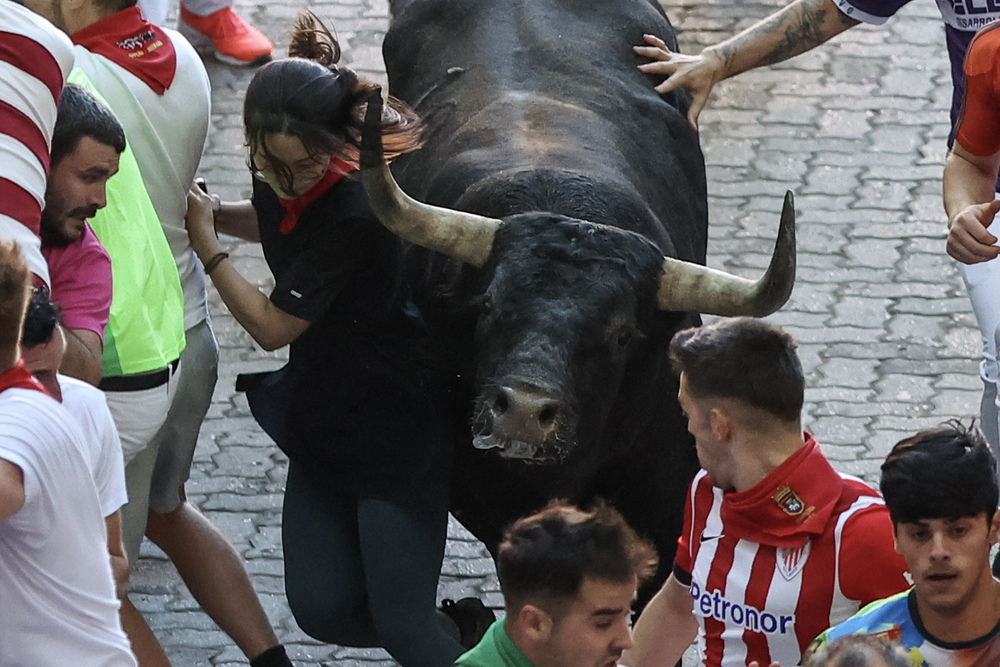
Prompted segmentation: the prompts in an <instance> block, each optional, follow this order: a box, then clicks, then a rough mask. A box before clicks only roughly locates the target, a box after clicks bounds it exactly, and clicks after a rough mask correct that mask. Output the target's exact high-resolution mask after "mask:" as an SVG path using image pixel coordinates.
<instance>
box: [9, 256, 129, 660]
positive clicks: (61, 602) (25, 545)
mask: <svg viewBox="0 0 1000 667" xmlns="http://www.w3.org/2000/svg"><path fill="white" fill-rule="evenodd" d="M29 283H30V274H29V272H28V269H27V266H26V265H25V263H24V261H23V260H22V259H21V256H20V253H19V252H18V250H17V247H16V246H14V245H12V244H9V243H7V242H0V600H2V601H3V605H4V608H5V609H6V610H8V613H2V614H0V664H2V665H5V666H11V667H16V666H21V665H23V666H25V667H27V666H29V665H100V666H102V667H136V665H137V662H136V660H135V657H134V656H133V654H132V651H131V649H130V647H129V642H128V638H127V637H126V636H125V633H124V632H123V631H122V628H121V623H120V622H119V619H118V607H119V603H118V600H117V598H116V597H115V588H114V582H113V579H112V574H111V564H110V560H109V558H108V552H107V548H106V545H105V541H106V531H105V527H104V517H103V516H102V508H101V504H100V500H99V499H98V494H97V488H96V486H95V484H94V475H93V462H92V460H91V459H90V458H89V456H88V453H87V447H86V445H85V444H84V437H83V436H82V435H81V432H80V428H79V427H78V426H77V425H76V421H75V419H74V418H73V417H72V416H71V415H70V414H69V413H68V412H67V411H66V410H65V409H64V408H63V407H62V406H61V405H60V404H59V403H58V402H57V401H56V400H55V399H53V398H52V397H51V396H50V395H49V394H48V393H47V392H46V391H45V389H44V387H43V386H42V385H41V384H40V383H39V382H38V381H36V380H35V379H34V378H33V377H32V376H31V374H30V373H29V372H28V371H27V369H26V368H25V367H24V363H23V361H22V360H21V358H20V351H19V347H18V344H19V339H20V332H21V325H22V322H23V319H24V311H25V305H26V302H27V297H28V287H29ZM11 612H13V613H11Z"/></svg>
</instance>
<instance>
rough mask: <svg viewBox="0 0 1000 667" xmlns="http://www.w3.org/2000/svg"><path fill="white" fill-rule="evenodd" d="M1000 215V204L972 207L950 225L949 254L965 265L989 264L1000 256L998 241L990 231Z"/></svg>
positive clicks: (993, 203) (951, 221)
mask: <svg viewBox="0 0 1000 667" xmlns="http://www.w3.org/2000/svg"><path fill="white" fill-rule="evenodd" d="M997 211H1000V201H997V200H995V199H994V200H993V201H990V202H987V203H985V204H973V205H971V206H968V207H966V208H964V209H962V210H961V211H959V212H958V214H957V215H956V216H955V217H953V218H952V219H951V220H949V221H948V254H949V255H951V256H952V257H954V258H955V259H957V260H958V261H960V262H962V263H963V264H978V263H980V262H988V261H989V260H991V259H994V258H995V257H996V256H997V255H1000V247H997V246H996V245H994V244H995V243H996V242H997V237H996V236H994V235H993V234H991V233H990V232H989V230H988V229H987V227H989V226H990V225H991V224H993V218H994V217H995V216H996V214H997Z"/></svg>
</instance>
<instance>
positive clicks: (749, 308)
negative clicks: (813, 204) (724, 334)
mask: <svg viewBox="0 0 1000 667" xmlns="http://www.w3.org/2000/svg"><path fill="white" fill-rule="evenodd" d="M794 282H795V205H794V202H793V201H792V193H791V191H789V192H787V193H786V194H785V205H784V207H783V208H782V210H781V224H780V226H779V228H778V239H777V240H776V241H775V242H774V254H773V255H772V256H771V264H770V265H769V266H768V267H767V272H766V273H764V276H763V277H762V278H761V279H760V280H758V281H757V282H753V281H751V280H746V279H745V278H740V277H738V276H734V275H731V274H729V273H724V272H723V271H716V270H715V269H710V268H708V267H705V266H701V265H700V264H691V263H688V262H682V261H680V260H677V259H671V258H669V257H664V258H663V274H662V276H661V277H660V289H659V292H657V300H658V302H659V306H660V310H680V311H690V312H695V313H706V314H709V315H724V316H736V315H752V316H754V317H763V316H765V315H770V314H771V313H773V312H774V311H776V310H778V309H779V308H781V307H782V306H783V305H784V304H785V302H786V301H788V297H789V296H791V294H792V284H793V283H794Z"/></svg>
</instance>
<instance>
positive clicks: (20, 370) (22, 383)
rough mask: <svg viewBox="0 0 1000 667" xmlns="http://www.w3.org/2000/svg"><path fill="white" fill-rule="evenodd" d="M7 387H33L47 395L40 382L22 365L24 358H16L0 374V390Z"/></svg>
mask: <svg viewBox="0 0 1000 667" xmlns="http://www.w3.org/2000/svg"><path fill="white" fill-rule="evenodd" d="M7 389H33V390H35V391H40V392H42V393H43V394H45V395H46V396H48V395H49V392H47V391H45V387H43V386H42V383H41V382H39V381H38V380H36V379H35V376H34V375H32V374H31V373H30V372H29V371H28V369H27V368H25V367H24V359H18V361H17V364H15V365H14V366H13V367H12V368H10V369H9V370H7V371H5V372H4V373H2V374H0V392H3V391H5V390H7Z"/></svg>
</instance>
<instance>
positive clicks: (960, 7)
mask: <svg viewBox="0 0 1000 667" xmlns="http://www.w3.org/2000/svg"><path fill="white" fill-rule="evenodd" d="M938 7H939V8H940V9H941V16H942V17H943V18H944V22H945V23H947V24H948V25H950V26H951V27H953V28H955V29H957V30H963V31H966V32H973V31H975V30H979V29H980V28H982V27H983V26H985V25H988V24H990V23H992V22H993V21H996V20H997V19H1000V0H938Z"/></svg>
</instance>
